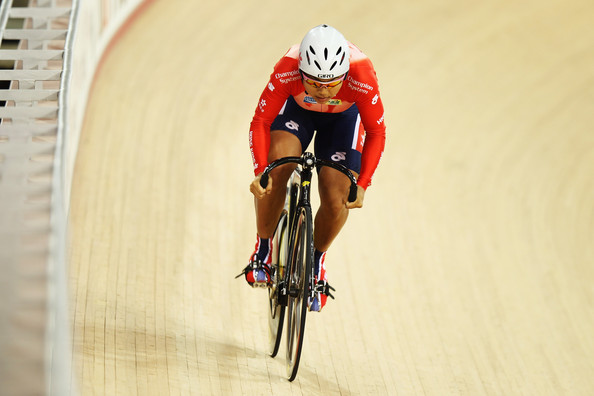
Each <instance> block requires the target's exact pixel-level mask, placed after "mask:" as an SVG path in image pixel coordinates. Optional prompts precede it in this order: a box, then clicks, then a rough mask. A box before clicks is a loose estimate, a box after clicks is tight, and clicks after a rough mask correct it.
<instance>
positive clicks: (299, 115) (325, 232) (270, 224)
mask: <svg viewBox="0 0 594 396" xmlns="http://www.w3.org/2000/svg"><path fill="white" fill-rule="evenodd" d="M250 127H251V129H250V149H251V153H252V159H253V165H254V173H255V175H256V178H255V179H254V180H253V181H252V183H251V185H250V191H251V192H252V194H254V196H255V206H256V226H257V241H256V247H255V250H254V253H253V254H252V256H251V257H250V262H249V264H248V266H247V267H246V268H245V269H244V272H243V273H244V274H245V278H246V280H247V282H248V283H249V284H250V285H251V286H253V287H265V286H267V285H268V283H269V282H270V275H271V270H270V264H271V257H272V254H271V253H272V246H271V245H272V244H271V241H272V239H271V237H272V235H273V233H274V230H275V227H276V224H277V221H278V218H279V216H280V213H281V212H282V209H283V206H284V200H285V195H286V185H287V181H288V179H289V177H290V176H291V173H292V172H293V170H294V167H295V166H294V165H290V164H288V165H283V166H281V167H279V168H276V169H274V170H273V171H272V172H271V174H270V179H269V182H268V185H267V187H266V188H265V189H264V188H262V187H261V186H260V177H261V174H262V172H263V171H264V168H265V167H266V166H267V165H268V164H269V163H270V162H272V161H274V160H276V159H278V158H281V157H286V156H295V157H298V156H300V155H301V154H302V153H303V152H304V151H305V150H306V149H307V147H308V146H309V144H310V142H311V141H312V139H313V137H314V132H315V133H316V137H315V142H314V152H315V155H316V156H317V157H318V158H322V159H327V160H332V161H335V162H338V163H341V164H343V165H345V166H346V167H347V168H349V169H350V170H351V171H352V172H353V173H354V175H355V177H356V178H357V187H358V192H357V200H356V201H355V202H352V203H348V202H347V199H346V196H347V191H348V188H349V180H348V178H346V177H345V176H344V175H342V174H341V173H340V172H338V171H336V170H334V169H332V168H328V167H324V168H322V169H321V170H320V171H319V175H318V186H319V187H318V189H319V195H320V207H319V209H318V211H317V214H316V216H315V222H314V230H315V231H314V247H315V254H314V272H315V275H316V279H315V280H316V285H317V286H316V290H317V291H318V292H316V294H315V297H314V298H313V299H311V301H308V304H309V309H310V310H311V311H320V310H321V309H322V307H323V306H324V305H325V303H326V299H327V297H328V295H330V287H329V285H328V281H327V279H326V268H325V265H324V260H325V257H326V251H327V250H328V248H329V247H330V245H331V243H332V241H333V240H334V238H335V237H336V236H337V235H338V233H339V232H340V230H341V229H342V227H343V225H344V224H345V222H346V220H347V217H348V212H349V209H353V208H360V207H362V206H363V199H364V197H365V191H366V189H367V187H369V186H370V185H371V179H372V177H373V174H374V172H375V169H376V168H377V166H378V164H379V161H380V158H381V156H382V154H383V149H384V144H385V136H386V132H385V131H386V127H385V124H384V108H383V104H382V100H381V98H380V94H379V89H378V82H377V77H376V73H375V70H374V68H373V65H372V63H371V61H370V60H369V58H368V57H367V56H366V55H365V54H363V53H362V52H361V51H360V50H359V49H358V48H357V47H355V46H354V45H353V44H351V43H349V42H348V41H347V40H346V39H345V38H344V36H343V35H342V34H341V33H340V32H339V31H338V30H336V29H334V28H333V27H331V26H328V25H320V26H317V27H315V28H313V29H311V30H310V31H309V32H308V33H307V34H306V35H305V37H304V38H303V41H302V42H301V45H294V46H293V47H291V48H290V49H289V51H288V52H287V53H286V54H285V55H284V56H283V57H282V58H281V59H280V61H279V62H278V63H277V64H276V66H275V67H274V71H273V73H272V75H271V76H270V81H269V82H268V84H267V86H266V88H265V89H264V92H263V93H262V95H261V96H260V100H259V102H258V106H257V108H256V111H255V115H254V117H253V120H252V122H251V125H250Z"/></svg>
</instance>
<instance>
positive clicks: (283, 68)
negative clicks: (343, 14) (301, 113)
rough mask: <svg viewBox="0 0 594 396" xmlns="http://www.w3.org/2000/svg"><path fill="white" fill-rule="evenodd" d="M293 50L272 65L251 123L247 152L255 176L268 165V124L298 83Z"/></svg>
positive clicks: (297, 71)
mask: <svg viewBox="0 0 594 396" xmlns="http://www.w3.org/2000/svg"><path fill="white" fill-rule="evenodd" d="M297 48H298V47H297ZM294 49H295V47H292V48H291V49H290V50H289V52H287V54H286V55H285V56H284V57H283V58H282V59H281V60H280V61H279V62H278V63H277V64H276V66H275V67H274V71H273V72H272V74H271V75H270V80H269V81H268V84H267V85H266V88H265V89H264V91H263V92H262V95H260V99H259V101H258V107H257V108H256V111H255V113H254V117H253V119H252V122H251V124H250V151H251V153H252V162H253V165H254V173H255V174H256V176H257V175H259V174H260V173H262V172H263V171H264V168H266V165H268V151H269V148H270V125H271V124H272V122H273V121H274V119H275V118H276V116H277V115H278V113H279V112H280V110H281V109H282V107H283V105H284V104H285V102H286V100H287V98H288V97H289V96H290V95H291V93H292V91H294V90H295V89H297V90H299V87H300V86H301V83H300V82H299V81H300V76H299V70H298V67H297V59H296V58H294V57H293V56H292V55H294V54H293V53H294ZM296 84H297V85H296Z"/></svg>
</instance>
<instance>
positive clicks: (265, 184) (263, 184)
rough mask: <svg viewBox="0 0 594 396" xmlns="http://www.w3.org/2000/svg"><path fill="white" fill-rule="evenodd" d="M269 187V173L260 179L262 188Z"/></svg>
mask: <svg viewBox="0 0 594 396" xmlns="http://www.w3.org/2000/svg"><path fill="white" fill-rule="evenodd" d="M267 185H268V173H263V174H262V177H261V178H260V187H262V188H266V186H267Z"/></svg>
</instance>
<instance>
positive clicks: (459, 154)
mask: <svg viewBox="0 0 594 396" xmlns="http://www.w3.org/2000/svg"><path fill="white" fill-rule="evenodd" d="M319 23H329V24H332V25H334V26H336V27H337V28H338V29H340V30H341V31H342V32H343V33H344V34H345V36H346V37H347V38H348V39H350V40H351V41H353V42H355V43H356V44H357V45H358V46H359V47H361V48H362V49H363V51H364V52H366V53H367V54H368V55H369V56H370V57H371V58H372V60H373V61H374V64H375V66H376V69H377V72H378V75H379V79H380V86H381V91H382V95H383V99H384V104H385V107H386V120H387V125H388V140H387V146H386V151H385V155H384V158H383V161H382V163H381V165H380V168H379V170H378V172H377V174H376V176H375V179H374V185H373V186H372V187H371V188H370V189H369V190H368V193H367V195H366V202H365V204H366V205H365V208H363V209H361V210H356V211H353V212H352V213H351V217H350V219H349V222H348V223H347V226H346V228H345V229H344V230H343V232H342V234H341V235H340V237H339V239H338V240H337V241H336V242H335V244H334V246H333V247H332V249H331V251H330V253H329V255H328V259H327V266H328V272H329V279H330V281H331V283H332V284H333V285H334V286H335V287H336V289H337V291H336V293H335V295H336V297H337V299H336V300H334V301H330V302H329V303H328V306H327V307H326V309H325V310H324V312H322V313H321V314H311V315H309V316H308V324H307V332H306V338H305V350H304V353H303V359H302V363H301V368H300V371H299V375H298V377H297V379H296V380H295V381H294V382H293V383H289V382H288V381H287V380H286V379H285V368H284V349H283V350H281V353H280V354H279V356H278V357H277V358H275V359H273V358H270V357H268V356H267V355H266V345H267V330H266V327H265V326H266V319H265V312H266V311H265V292H264V291H261V290H252V289H250V288H248V287H247V286H246V285H245V283H244V281H243V280H235V279H234V276H235V275H236V274H237V273H238V272H239V271H240V270H241V269H242V268H243V266H244V265H245V264H246V260H247V259H248V256H249V254H250V253H251V251H252V248H253V243H254V239H255V226H254V216H253V203H252V196H251V194H250V193H249V191H248V184H249V182H250V181H251V179H252V176H253V175H252V170H251V158H250V153H249V149H248V126H249V122H250V119H251V116H252V114H253V111H254V109H255V106H256V102H257V99H258V96H259V94H260V92H261V90H262V89H263V88H264V87H265V84H266V82H267V78H268V76H269V73H270V72H271V70H272V66H273V65H274V63H275V62H276V61H277V60H278V58H279V57H280V56H281V55H282V54H283V53H284V51H285V50H286V49H287V48H288V47H289V45H291V44H293V43H296V42H299V41H300V40H301V38H302V36H303V35H304V34H305V32H306V31H307V30H308V29H309V28H311V27H313V26H315V25H317V24H319ZM593 108H594V4H593V3H592V1H591V0H551V1H546V2H542V1H522V2H518V1H511V0H509V1H486V2H475V1H470V0H456V1H450V2H443V1H437V0H433V1H428V2H405V1H388V0H386V1H375V2H360V1H355V0H352V1H342V2H314V1H309V0H308V1H301V2H275V1H268V0H266V1H259V2H251V1H250V2H248V1H240V0H234V1H228V2H221V1H218V0H216V1H215V0H204V1H183V0H175V1H172V0H156V1H154V2H153V3H151V4H150V5H149V6H148V7H146V8H145V9H144V12H143V13H141V14H140V15H139V16H138V17H137V18H136V19H135V20H134V21H133V23H131V24H130V25H129V26H128V29H127V30H126V31H125V32H124V34H122V35H120V36H119V40H118V41H117V42H116V43H115V44H114V46H112V47H111V50H110V51H109V54H108V55H107V57H106V58H105V60H104V62H103V64H102V67H101V68H100V71H99V72H98V74H97V76H96V82H95V85H94V88H93V90H92V96H91V98H90V102H89V107H88V111H87V115H86V121H85V124H84V130H83V131H82V136H81V143H80V150H79V156H78V160H77V163H76V169H75V180H74V189H73V196H72V206H71V215H70V218H71V248H70V259H71V261H70V268H71V274H70V280H71V286H72V300H71V311H72V320H73V327H72V330H73V340H74V363H75V366H76V370H75V373H74V375H73V381H74V382H75V383H77V384H78V387H79V389H80V390H81V392H82V394H84V395H93V394H97V395H103V394H105V395H116V394H117V395H166V394H173V395H189V394H197V395H241V394H245V395H259V394H263V395H268V394H271V395H272V394H273V395H289V394H293V395H592V394H594V358H593V356H594V336H593V334H594V239H593V235H594V111H593Z"/></svg>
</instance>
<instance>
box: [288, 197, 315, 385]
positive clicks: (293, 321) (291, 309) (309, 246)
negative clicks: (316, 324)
mask: <svg viewBox="0 0 594 396" xmlns="http://www.w3.org/2000/svg"><path fill="white" fill-rule="evenodd" d="M295 221H296V227H295V233H294V235H293V236H292V238H291V258H290V260H289V267H288V271H289V274H288V277H287V279H288V285H287V287H288V304H287V307H288V317H287V332H288V333H287V376H288V378H289V381H293V380H294V379H295V377H296V376H297V370H298V368H299V360H300V357H301V350H302V347H303V336H304V334H305V317H306V314H307V304H308V301H307V298H308V295H309V284H310V280H309V278H308V275H309V273H310V272H311V268H312V262H313V224H312V216H311V209H310V208H309V207H305V208H300V209H299V211H298V212H297V217H296V218H295Z"/></svg>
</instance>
